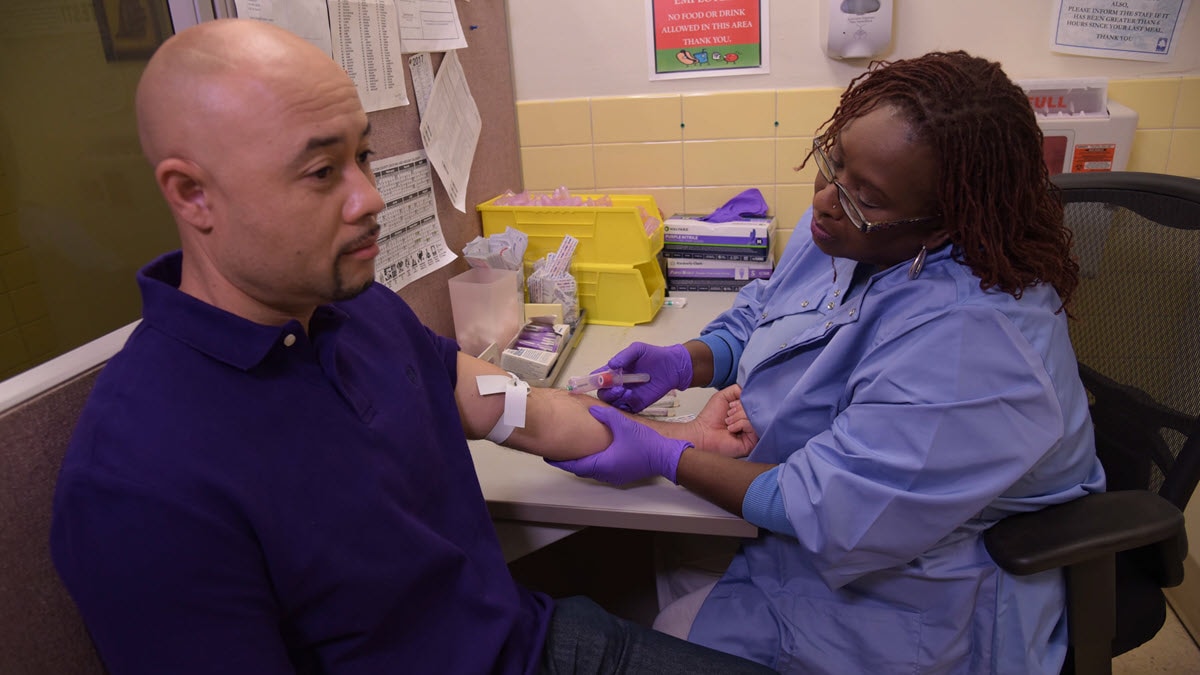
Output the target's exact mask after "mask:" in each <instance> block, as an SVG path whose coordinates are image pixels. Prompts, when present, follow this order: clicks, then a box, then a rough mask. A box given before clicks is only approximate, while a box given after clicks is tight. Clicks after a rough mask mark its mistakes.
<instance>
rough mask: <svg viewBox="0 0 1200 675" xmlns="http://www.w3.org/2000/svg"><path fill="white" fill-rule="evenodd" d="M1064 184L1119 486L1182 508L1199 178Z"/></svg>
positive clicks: (1196, 346)
mask: <svg viewBox="0 0 1200 675" xmlns="http://www.w3.org/2000/svg"><path fill="white" fill-rule="evenodd" d="M1054 181H1055V183H1056V184H1057V185H1058V186H1059V187H1060V188H1061V189H1062V195H1063V202H1064V210H1065V218H1066V222H1067V224H1068V226H1069V227H1070V228H1071V229H1072V231H1073V234H1074V250H1075V252H1076V254H1077V255H1078V256H1079V263H1080V272H1081V282H1080V286H1079V289H1078V291H1077V292H1076V296H1075V302H1074V306H1073V308H1072V314H1073V315H1074V316H1075V317H1076V319H1077V320H1075V321H1072V322H1071V325H1070V331H1071V342H1072V344H1073V345H1074V347H1075V353H1076V356H1077V357H1078V359H1079V363H1080V375H1081V376H1082V377H1083V380H1084V384H1085V385H1086V386H1087V388H1088V393H1089V397H1090V399H1091V403H1092V417H1093V422H1094V424H1095V429H1096V442H1097V449H1098V451H1099V453H1100V459H1101V461H1102V462H1103V463H1104V466H1105V470H1106V472H1107V474H1108V487H1109V490H1126V489H1149V490H1153V491H1155V492H1158V493H1159V494H1160V495H1161V496H1163V497H1164V498H1166V499H1167V500H1168V501H1170V502H1172V503H1173V504H1175V505H1176V506H1177V507H1178V508H1179V509H1180V510H1181V511H1182V510H1183V509H1184V507H1185V506H1186V505H1187V502H1188V499H1189V498H1190V497H1191V494H1192V491H1193V490H1194V489H1195V487H1196V483H1197V480H1200V378H1197V372H1198V369H1197V366H1196V364H1197V359H1198V357H1200V321H1198V320H1197V319H1198V318H1200V180H1195V179H1191V178H1184V177H1180V176H1168V175H1163V174H1152V173H1139V172H1111V173H1072V174H1060V175H1058V176H1055V177H1054Z"/></svg>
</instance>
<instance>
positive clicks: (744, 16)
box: [651, 0, 764, 75]
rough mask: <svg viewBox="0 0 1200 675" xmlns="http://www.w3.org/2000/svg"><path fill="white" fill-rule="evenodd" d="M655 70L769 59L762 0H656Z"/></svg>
mask: <svg viewBox="0 0 1200 675" xmlns="http://www.w3.org/2000/svg"><path fill="white" fill-rule="evenodd" d="M651 4H652V6H653V21H654V26H653V29H654V45H653V54H654V72H655V73H656V74H660V75H661V74H672V73H675V74H684V73H689V74H697V75H699V74H704V73H706V72H713V73H715V72H717V71H730V70H737V69H747V68H760V67H762V65H763V58H762V56H763V55H762V50H763V43H764V40H763V26H762V11H761V0H651Z"/></svg>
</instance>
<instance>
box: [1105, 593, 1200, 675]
mask: <svg viewBox="0 0 1200 675" xmlns="http://www.w3.org/2000/svg"><path fill="white" fill-rule="evenodd" d="M1151 673H1155V674H1157V673H1163V674H1171V675H1195V674H1196V673H1200V647H1197V646H1196V643H1195V642H1194V641H1193V640H1192V637H1191V636H1190V635H1188V632H1187V631H1186V630H1184V628H1183V624H1181V623H1179V619H1178V618H1176V616H1175V613H1174V612H1172V611H1171V608H1170V606H1168V607H1167V622H1166V623H1164V624H1163V627H1162V630H1160V631H1158V635H1155V636H1154V639H1153V640H1151V641H1149V642H1147V643H1146V644H1144V645H1142V646H1141V647H1138V648H1137V649H1135V650H1133V651H1131V652H1128V653H1126V654H1122V655H1121V656H1118V657H1117V658H1115V659H1113V675H1149V674H1151Z"/></svg>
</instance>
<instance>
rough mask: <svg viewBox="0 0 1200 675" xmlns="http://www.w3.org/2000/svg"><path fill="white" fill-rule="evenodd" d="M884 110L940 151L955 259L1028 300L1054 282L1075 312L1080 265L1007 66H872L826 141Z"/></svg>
mask: <svg viewBox="0 0 1200 675" xmlns="http://www.w3.org/2000/svg"><path fill="white" fill-rule="evenodd" d="M879 106H893V107H895V108H896V109H897V111H898V112H899V114H900V115H902V116H903V117H905V118H906V119H907V120H908V122H909V123H910V125H911V128H912V133H913V135H914V139H913V140H915V141H916V142H919V143H924V144H926V145H928V146H929V147H930V148H931V150H932V151H933V153H934V157H935V161H936V163H937V166H938V167H939V171H940V172H941V175H940V180H939V181H938V185H939V187H938V202H939V205H940V207H941V213H942V219H943V223H944V227H945V228H946V231H947V232H948V234H949V239H950V242H951V244H952V246H953V248H952V255H953V256H954V259H955V260H958V261H959V262H961V263H964V264H966V265H967V266H968V267H970V268H971V271H972V272H974V273H975V275H976V276H978V277H979V279H980V281H979V286H980V288H982V289H984V290H987V289H989V288H999V289H1000V290H1002V291H1004V292H1006V293H1010V294H1012V295H1013V296H1014V297H1016V298H1020V297H1021V294H1022V292H1023V291H1024V289H1025V288H1027V287H1030V286H1032V285H1034V284H1037V283H1048V284H1051V285H1052V286H1053V287H1054V289H1055V290H1056V291H1058V295H1059V297H1060V298H1061V299H1062V302H1063V309H1065V308H1066V307H1067V306H1068V304H1069V302H1070V299H1071V294H1072V293H1073V292H1074V291H1075V288H1076V286H1077V285H1078V284H1079V264H1078V263H1077V262H1076V260H1075V259H1074V257H1072V255H1071V231H1070V229H1068V228H1067V227H1066V226H1065V225H1064V224H1063V209H1062V200H1061V196H1060V194H1059V192H1058V189H1057V188H1056V187H1055V186H1054V184H1053V183H1051V181H1050V175H1049V171H1048V169H1047V168H1046V163H1045V160H1044V159H1043V155H1042V131H1041V129H1040V128H1039V127H1038V125H1037V119H1036V117H1035V116H1034V112H1033V108H1032V107H1031V106H1030V104H1029V99H1028V98H1027V97H1026V94H1025V92H1024V90H1022V89H1021V88H1020V87H1019V86H1017V85H1016V84H1014V83H1013V82H1012V81H1011V80H1009V78H1008V76H1007V75H1005V74H1004V71H1003V70H1001V69H1000V64H998V63H994V62H991V61H988V60H986V59H982V58H978V57H974V56H971V55H969V54H967V53H966V52H963V51H956V52H932V53H929V54H926V55H924V56H920V57H917V58H912V59H905V60H899V61H891V62H887V61H872V62H871V64H870V65H869V66H868V68H867V72H865V73H863V74H862V75H859V76H858V77H856V78H854V79H853V80H852V81H851V82H850V86H849V87H847V89H846V91H845V92H843V93H842V97H841V101H840V102H839V105H838V107H837V110H835V111H834V113H833V116H832V117H831V118H830V119H829V120H827V121H826V122H825V124H823V125H822V126H823V127H826V128H825V131H824V138H825V139H827V140H826V142H827V143H828V144H832V143H833V142H834V140H835V139H836V138H837V136H838V133H839V132H841V130H842V129H843V128H844V127H845V126H846V125H847V124H848V123H850V122H851V121H853V120H855V119H857V118H858V117H861V116H863V115H865V114H866V113H868V112H870V111H872V110H873V109H875V108H877V107H879Z"/></svg>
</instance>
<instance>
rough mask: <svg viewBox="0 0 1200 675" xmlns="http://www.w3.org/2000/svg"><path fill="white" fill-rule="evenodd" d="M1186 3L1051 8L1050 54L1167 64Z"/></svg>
mask: <svg viewBox="0 0 1200 675" xmlns="http://www.w3.org/2000/svg"><path fill="white" fill-rule="evenodd" d="M1190 2H1191V0H1099V1H1098V0H1059V1H1058V2H1056V3H1054V6H1053V15H1052V22H1053V23H1052V25H1051V27H1050V49H1051V51H1056V52H1062V53H1064V54H1082V55H1084V56H1100V57H1104V58H1110V59H1131V60H1134V61H1167V60H1169V59H1170V58H1171V54H1173V53H1174V51H1175V43H1176V41H1178V40H1179V39H1180V37H1181V35H1180V33H1181V30H1182V28H1183V20H1184V17H1186V16H1187V9H1188V4H1189V3H1190ZM1192 37H1193V38H1194V37H1195V36H1192Z"/></svg>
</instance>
